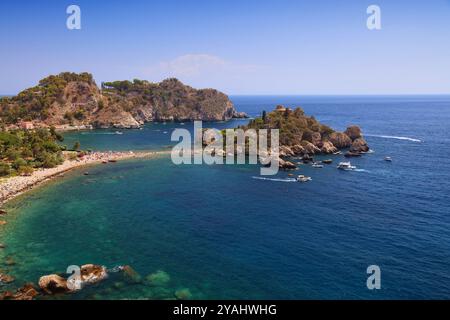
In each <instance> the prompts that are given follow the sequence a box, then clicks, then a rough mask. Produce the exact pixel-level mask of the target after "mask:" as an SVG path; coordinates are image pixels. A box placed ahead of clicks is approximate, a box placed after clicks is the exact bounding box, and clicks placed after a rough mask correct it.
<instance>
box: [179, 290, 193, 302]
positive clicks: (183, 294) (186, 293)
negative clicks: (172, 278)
mask: <svg viewBox="0 0 450 320" xmlns="http://www.w3.org/2000/svg"><path fill="white" fill-rule="evenodd" d="M175 297H176V298H177V299H179V300H188V299H190V298H192V293H191V291H190V290H189V289H187V288H186V289H180V290H177V291H175Z"/></svg>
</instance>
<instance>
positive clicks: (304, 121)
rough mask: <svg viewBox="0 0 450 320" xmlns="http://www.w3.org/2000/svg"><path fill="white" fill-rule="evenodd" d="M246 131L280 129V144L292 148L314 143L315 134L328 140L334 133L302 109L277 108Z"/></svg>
mask: <svg viewBox="0 0 450 320" xmlns="http://www.w3.org/2000/svg"><path fill="white" fill-rule="evenodd" d="M244 129H256V130H259V129H279V130H280V144H281V145H286V146H292V145H295V144H300V143H301V142H302V141H308V142H312V138H313V134H314V133H320V135H321V138H322V139H323V138H325V139H326V138H327V137H328V136H329V135H330V134H331V133H333V132H334V130H333V129H331V128H330V127H328V126H326V125H323V124H321V123H320V122H318V121H317V120H316V119H315V118H314V117H308V116H306V115H305V112H304V111H303V109H301V108H296V109H294V110H292V109H290V108H284V107H283V106H277V108H276V109H275V110H274V111H272V112H269V113H266V112H265V111H264V112H263V114H262V117H261V118H255V119H253V120H251V121H250V122H249V124H248V125H247V126H245V127H244Z"/></svg>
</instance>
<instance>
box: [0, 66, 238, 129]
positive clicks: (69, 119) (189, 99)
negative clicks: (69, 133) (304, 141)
mask: <svg viewBox="0 0 450 320" xmlns="http://www.w3.org/2000/svg"><path fill="white" fill-rule="evenodd" d="M0 117H1V123H3V124H4V125H6V126H8V127H10V128H14V126H16V127H28V128H31V127H45V126H54V127H55V128H57V129H62V130H69V129H90V128H110V127H115V128H137V127H139V126H141V125H143V124H144V123H145V122H151V121H193V120H203V121H221V120H229V119H231V118H243V117H246V114H244V113H239V112H237V111H236V110H235V108H234V106H233V103H232V102H231V101H230V99H229V98H228V97H227V96H226V95H225V94H224V93H222V92H219V91H217V90H215V89H200V90H197V89H194V88H192V87H189V86H187V85H184V84H183V83H181V82H180V81H179V80H177V79H175V78H171V79H167V80H164V81H162V82H160V83H152V82H149V81H146V80H138V79H135V80H133V81H113V82H103V83H102V84H101V87H100V88H99V87H98V86H97V84H96V82H95V81H94V79H93V76H92V75H91V74H89V73H80V74H76V73H69V72H64V73H60V74H58V75H51V76H49V77H47V78H45V79H42V80H40V81H39V84H38V85H37V86H35V87H32V88H29V89H26V90H24V91H22V92H20V93H19V94H18V95H17V96H14V97H4V98H1V99H0Z"/></svg>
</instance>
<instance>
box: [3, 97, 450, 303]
mask: <svg viewBox="0 0 450 320" xmlns="http://www.w3.org/2000/svg"><path fill="white" fill-rule="evenodd" d="M231 98H232V100H233V102H234V103H235V105H236V108H237V109H238V110H239V111H246V112H248V113H249V114H250V115H251V116H257V115H259V114H260V113H261V111H262V110H267V111H269V110H272V109H273V108H274V107H275V106H276V105H277V104H284V105H286V106H291V107H296V106H301V107H303V108H304V110H305V111H306V113H307V114H310V115H314V116H315V117H316V118H317V119H318V120H319V121H321V122H323V123H325V124H328V125H330V126H331V127H333V128H335V129H338V130H344V129H345V128H346V127H347V126H348V125H351V124H357V125H360V126H361V128H362V129H363V133H364V134H365V137H366V140H367V141H368V143H369V145H370V147H371V149H372V150H373V151H374V152H373V153H371V154H367V155H365V156H363V157H362V158H358V159H352V163H353V164H354V165H356V166H357V167H358V168H359V170H357V171H352V172H343V171H339V170H337V169H336V166H335V164H336V163H337V162H339V161H340V160H342V159H343V157H342V156H332V158H333V160H334V164H333V165H330V166H326V167H325V168H323V169H314V168H312V167H311V166H307V165H302V166H300V169H299V171H298V174H306V175H308V176H311V177H312V178H313V181H311V182H309V183H304V184H302V183H295V182H287V181H288V179H287V178H288V173H287V172H280V173H279V174H278V175H277V176H276V177H274V179H273V180H261V179H255V178H254V177H256V176H258V175H259V167H258V166H252V165H240V166H237V165H215V166H207V165H182V166H176V165H174V164H172V162H171V161H170V157H169V156H160V157H158V158H156V159H148V160H134V161H123V162H119V163H117V164H108V165H99V166H93V167H90V168H87V169H86V168H84V169H82V170H76V171H73V172H71V173H69V174H66V175H65V177H64V178H61V179H59V180H56V181H55V182H52V183H50V184H47V185H46V186H44V187H41V188H38V189H36V190H34V191H32V192H31V193H28V194H25V195H23V196H21V197H19V198H17V199H15V200H13V201H12V202H10V203H9V204H8V206H7V209H8V211H9V215H8V216H7V220H8V224H7V225H6V226H4V227H3V229H1V231H0V232H1V233H0V242H1V243H5V244H6V245H7V248H6V249H4V250H1V251H0V256H1V257H2V258H3V261H5V259H6V258H7V257H10V258H12V259H13V260H14V261H15V263H16V264H15V265H13V266H6V265H3V266H0V269H3V270H6V271H8V273H10V274H12V275H14V276H15V277H16V278H17V280H16V282H15V283H14V285H16V286H17V285H19V284H21V283H23V282H26V281H32V282H35V283H36V282H37V280H38V279H39V277H40V276H42V275H44V274H49V273H54V272H65V270H66V268H67V266H69V265H79V264H85V263H95V264H103V265H106V266H108V267H109V268H112V267H114V266H117V265H124V264H128V265H131V266H132V267H133V268H134V269H135V270H136V271H138V272H139V273H140V274H141V275H142V277H143V278H146V277H147V276H148V275H151V274H154V273H155V272H157V271H163V272H164V274H165V275H168V276H169V277H170V281H166V282H164V283H163V284H161V285H159V286H155V285H148V284H147V283H146V282H145V281H144V282H142V283H139V284H130V283H127V282H124V281H123V280H122V279H119V278H117V277H115V276H111V278H110V279H108V280H107V281H105V282H104V283H102V284H101V285H99V286H96V287H91V288H87V289H84V290H82V291H81V292H80V293H78V294H76V295H71V296H70V297H69V298H73V299H78V298H89V299H105V298H106V299H115V298H152V299H170V298H173V297H174V296H175V292H176V291H177V290H180V289H185V290H189V292H190V295H191V298H192V299H391V298H395V299H424V298H435V299H450V160H449V159H450V138H449V137H450V136H448V135H447V134H448V133H449V132H450V97H449V96H383V97H380V96H373V97H372V96H353V97H344V96H326V97H313V96H306V97H298V96H292V97H289V96H236V97H231ZM244 123H245V121H242V120H239V121H230V122H225V123H208V124H207V126H210V127H216V128H225V127H235V126H237V125H239V124H244ZM176 127H186V128H190V127H192V124H190V123H186V124H185V125H184V126H183V125H180V124H171V123H167V124H163V123H158V124H148V125H147V126H146V127H145V129H144V130H130V131H124V134H123V135H115V134H113V133H114V130H111V131H110V130H97V131H91V132H77V133H68V134H66V141H65V143H66V144H67V145H69V146H71V145H72V144H73V143H74V142H75V141H80V142H81V145H82V148H84V149H98V150H147V149H155V150H165V149H167V148H168V146H170V145H173V144H174V142H171V141H170V133H171V131H172V130H173V129H174V128H176ZM385 156H390V157H392V159H393V162H392V163H388V162H386V161H383V158H384V157H385ZM327 158H329V157H327ZM86 170H88V171H89V173H90V175H89V176H84V175H83V172H85V171H86ZM369 265H378V266H379V267H380V268H381V289H380V290H373V291H372V290H368V289H367V286H366V279H367V277H368V275H367V273H366V269H367V267H368V266H369ZM159 274H161V273H159ZM165 279H166V280H167V277H165ZM185 292H186V291H185Z"/></svg>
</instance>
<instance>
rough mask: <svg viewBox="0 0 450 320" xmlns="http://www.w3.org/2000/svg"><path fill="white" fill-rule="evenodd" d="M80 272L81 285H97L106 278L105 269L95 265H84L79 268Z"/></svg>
mask: <svg viewBox="0 0 450 320" xmlns="http://www.w3.org/2000/svg"><path fill="white" fill-rule="evenodd" d="M80 272H81V281H82V282H83V284H94V283H98V282H100V281H102V280H104V279H106V278H107V277H108V273H107V271H106V267H104V266H98V265H95V264H85V265H83V266H81V271H80Z"/></svg>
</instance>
